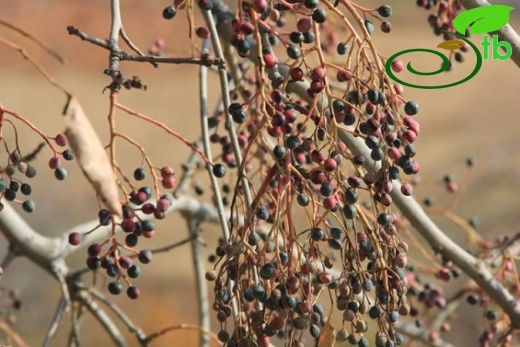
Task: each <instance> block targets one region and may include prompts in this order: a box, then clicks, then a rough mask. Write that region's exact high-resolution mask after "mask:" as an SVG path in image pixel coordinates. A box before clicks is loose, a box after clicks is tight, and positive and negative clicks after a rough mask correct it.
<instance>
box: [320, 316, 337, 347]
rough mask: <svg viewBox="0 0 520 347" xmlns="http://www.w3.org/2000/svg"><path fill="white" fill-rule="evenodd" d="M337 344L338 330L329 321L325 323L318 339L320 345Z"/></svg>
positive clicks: (331, 346)
mask: <svg viewBox="0 0 520 347" xmlns="http://www.w3.org/2000/svg"><path fill="white" fill-rule="evenodd" d="M335 346H336V330H335V329H334V328H333V327H332V325H331V324H330V322H329V321H327V323H325V326H324V327H323V329H321V334H320V337H319V339H318V347H335Z"/></svg>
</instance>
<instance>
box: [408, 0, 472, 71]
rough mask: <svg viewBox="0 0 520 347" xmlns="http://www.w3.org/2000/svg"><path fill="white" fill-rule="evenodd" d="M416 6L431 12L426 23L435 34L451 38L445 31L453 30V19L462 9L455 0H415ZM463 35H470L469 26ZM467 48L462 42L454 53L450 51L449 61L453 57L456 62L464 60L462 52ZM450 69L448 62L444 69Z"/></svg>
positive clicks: (447, 38)
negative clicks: (447, 66) (446, 67)
mask: <svg viewBox="0 0 520 347" xmlns="http://www.w3.org/2000/svg"><path fill="white" fill-rule="evenodd" d="M417 6H419V7H422V8H424V9H426V10H428V11H431V12H432V13H431V14H430V15H429V16H428V24H429V25H430V27H431V28H432V29H433V33H434V34H435V35H436V36H442V37H443V39H444V40H451V39H453V38H454V37H453V35H450V34H448V33H446V31H448V32H455V29H454V28H453V20H454V19H455V17H457V15H458V14H459V13H460V12H461V11H462V10H463V8H462V7H461V6H460V4H459V3H458V2H457V1H456V0H454V1H452V0H417ZM441 30H442V31H441ZM465 36H466V37H469V36H470V34H469V28H468V30H467V31H466V34H465ZM468 49H469V46H468V44H467V43H465V42H464V45H463V46H462V47H461V48H460V50H458V51H456V52H455V53H453V52H450V56H449V58H450V63H451V62H452V59H455V61H456V62H458V63H462V62H464V53H465V52H467V51H468ZM451 69H452V65H451V64H450V67H449V68H448V69H447V70H446V71H450V70H451Z"/></svg>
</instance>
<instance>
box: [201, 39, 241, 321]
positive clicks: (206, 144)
mask: <svg viewBox="0 0 520 347" xmlns="http://www.w3.org/2000/svg"><path fill="white" fill-rule="evenodd" d="M208 44H209V40H204V42H203V46H202V49H203V51H208V50H209V47H208ZM207 71H208V69H207V67H205V66H201V67H200V72H199V79H200V81H199V88H200V93H199V94H200V117H201V128H202V129H201V130H202V145H203V149H204V154H205V155H206V157H208V158H211V157H212V155H211V145H210V141H209V128H208V106H207V100H208V88H207V86H208V85H207ZM223 98H225V97H224V96H223ZM224 105H225V104H224ZM224 108H225V106H224ZM206 167H207V170H208V172H209V179H210V181H211V188H212V190H213V195H214V196H215V202H216V205H217V211H218V216H219V221H220V227H221V229H222V233H223V236H224V238H225V239H226V240H229V238H230V235H231V233H230V231H229V227H228V223H227V216H226V213H225V210H224V205H223V203H222V194H221V192H220V188H219V185H218V182H217V178H216V177H215V176H214V175H213V173H212V172H211V168H210V166H209V165H206ZM233 287H234V281H232V280H231V281H229V285H228V289H229V291H230V295H231V296H232V298H233V299H232V300H231V307H232V309H233V315H234V317H236V316H237V315H238V302H237V300H236V297H235V296H234V295H232V293H233V292H232V290H233Z"/></svg>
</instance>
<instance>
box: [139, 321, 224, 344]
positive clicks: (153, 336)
mask: <svg viewBox="0 0 520 347" xmlns="http://www.w3.org/2000/svg"><path fill="white" fill-rule="evenodd" d="M174 330H201V331H204V333H206V334H207V335H208V336H209V337H211V338H212V339H213V340H215V341H216V342H217V343H218V344H219V345H221V342H220V341H219V339H218V337H217V335H215V334H214V333H213V332H211V331H206V330H204V329H203V328H201V327H199V326H197V325H191V324H176V325H172V326H169V327H167V328H164V329H162V330H160V331H158V332H156V333H153V334H151V335H148V337H147V338H146V340H147V343H150V342H151V341H152V340H155V339H156V338H158V337H159V336H161V335H164V334H166V333H167V332H170V331H174Z"/></svg>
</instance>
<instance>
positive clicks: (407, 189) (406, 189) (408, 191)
mask: <svg viewBox="0 0 520 347" xmlns="http://www.w3.org/2000/svg"><path fill="white" fill-rule="evenodd" d="M401 193H403V195H405V196H410V195H412V193H413V187H412V185H411V184H410V183H408V182H407V183H404V184H403V185H402V186H401Z"/></svg>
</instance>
